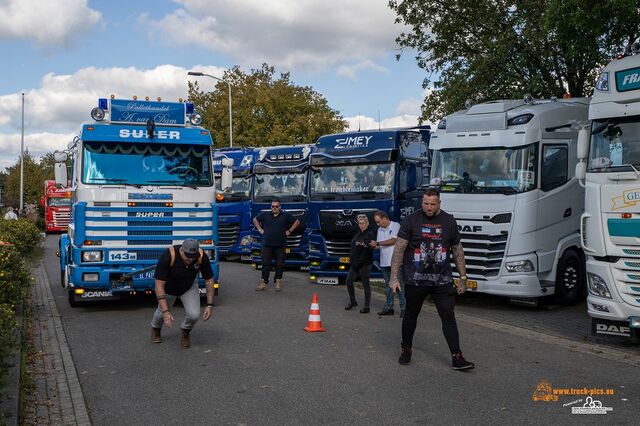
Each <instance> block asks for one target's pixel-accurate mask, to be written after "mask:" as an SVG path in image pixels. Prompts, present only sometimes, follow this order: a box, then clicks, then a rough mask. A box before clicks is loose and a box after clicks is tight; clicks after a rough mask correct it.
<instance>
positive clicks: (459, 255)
mask: <svg viewBox="0 0 640 426" xmlns="http://www.w3.org/2000/svg"><path fill="white" fill-rule="evenodd" d="M451 254H452V255H453V262H454V263H455V264H456V269H457V270H458V273H459V274H460V276H461V277H462V276H466V275H467V267H466V265H465V263H464V250H463V249H462V243H458V244H456V245H455V246H452V247H451ZM466 289H467V280H466V279H464V280H463V279H462V278H461V279H460V285H458V288H457V291H458V294H462V293H464V291H465V290H466Z"/></svg>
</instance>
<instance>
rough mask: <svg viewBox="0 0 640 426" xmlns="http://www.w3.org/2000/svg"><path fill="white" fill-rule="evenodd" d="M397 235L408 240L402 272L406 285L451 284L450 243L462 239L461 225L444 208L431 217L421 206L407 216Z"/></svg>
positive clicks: (452, 243) (456, 242)
mask: <svg viewBox="0 0 640 426" xmlns="http://www.w3.org/2000/svg"><path fill="white" fill-rule="evenodd" d="M398 238H402V239H405V240H407V241H409V245H408V246H407V249H406V250H405V252H404V262H403V267H402V271H403V274H404V279H405V284H408V285H415V286H442V285H447V284H451V283H452V282H453V278H452V276H451V255H450V252H451V246H455V245H456V244H458V243H459V242H460V234H459V233H458V224H457V223H456V220H455V219H454V218H453V216H451V215H450V214H449V213H446V212H444V211H442V210H440V212H439V213H438V214H437V215H435V216H433V217H428V216H427V215H426V214H425V213H424V212H423V211H422V209H420V210H419V211H417V212H415V213H412V214H411V215H409V216H407V217H406V218H404V220H403V221H402V225H400V231H399V232H398Z"/></svg>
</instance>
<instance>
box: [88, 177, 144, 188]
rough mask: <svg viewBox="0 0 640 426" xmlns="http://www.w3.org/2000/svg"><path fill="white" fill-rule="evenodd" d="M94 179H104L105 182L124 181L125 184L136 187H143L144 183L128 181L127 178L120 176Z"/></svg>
mask: <svg viewBox="0 0 640 426" xmlns="http://www.w3.org/2000/svg"><path fill="white" fill-rule="evenodd" d="M93 180H103V181H104V183H122V184H125V185H129V186H133V187H135V188H142V185H140V184H137V183H128V182H127V180H126V179H118V178H96V179H93Z"/></svg>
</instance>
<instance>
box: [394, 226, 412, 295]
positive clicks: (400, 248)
mask: <svg viewBox="0 0 640 426" xmlns="http://www.w3.org/2000/svg"><path fill="white" fill-rule="evenodd" d="M408 244H409V241H408V240H405V239H404V238H400V237H398V239H397V240H396V245H395V246H394V247H393V256H392V257H391V279H390V280H389V287H390V288H391V289H392V290H393V291H394V292H396V293H397V292H398V291H400V281H398V274H400V267H402V260H403V259H404V251H405V250H406V249H407V245H408Z"/></svg>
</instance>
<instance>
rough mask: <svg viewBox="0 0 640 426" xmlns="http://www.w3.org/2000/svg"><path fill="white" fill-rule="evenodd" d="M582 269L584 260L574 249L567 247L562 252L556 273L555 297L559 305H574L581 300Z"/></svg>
mask: <svg viewBox="0 0 640 426" xmlns="http://www.w3.org/2000/svg"><path fill="white" fill-rule="evenodd" d="M584 271H585V265H584V261H583V260H582V257H580V255H579V254H578V253H577V252H576V251H575V250H572V249H569V250H567V251H565V252H564V253H563V254H562V257H561V258H560V260H559V261H558V272H557V273H556V298H557V300H558V302H559V303H560V304H561V305H575V304H576V303H578V302H579V301H580V300H582V298H583V295H584V291H583V289H584V279H585V273H584Z"/></svg>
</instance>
